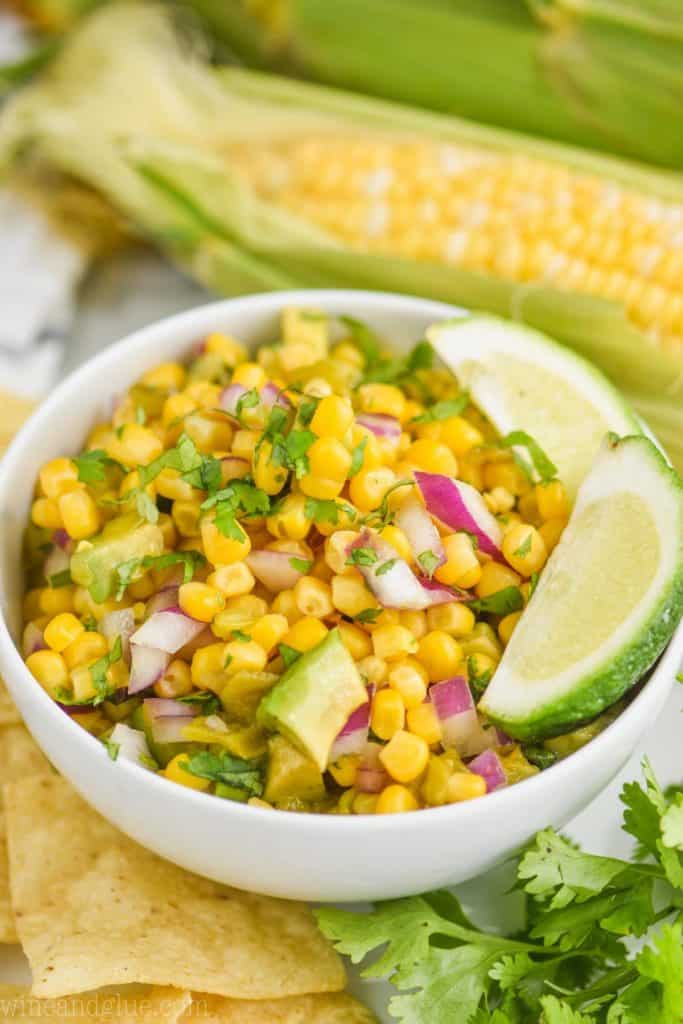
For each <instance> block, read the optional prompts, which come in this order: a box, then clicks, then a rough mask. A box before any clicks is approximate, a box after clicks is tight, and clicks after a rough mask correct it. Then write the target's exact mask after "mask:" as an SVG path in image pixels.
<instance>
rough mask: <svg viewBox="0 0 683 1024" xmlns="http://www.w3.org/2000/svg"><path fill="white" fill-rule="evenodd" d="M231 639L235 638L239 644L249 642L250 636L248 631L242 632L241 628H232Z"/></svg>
mask: <svg viewBox="0 0 683 1024" xmlns="http://www.w3.org/2000/svg"><path fill="white" fill-rule="evenodd" d="M232 639H233V640H236V641H237V642H238V643H239V644H249V643H251V637H250V636H249V634H248V633H244V632H243V631H242V630H241V629H233V631H232Z"/></svg>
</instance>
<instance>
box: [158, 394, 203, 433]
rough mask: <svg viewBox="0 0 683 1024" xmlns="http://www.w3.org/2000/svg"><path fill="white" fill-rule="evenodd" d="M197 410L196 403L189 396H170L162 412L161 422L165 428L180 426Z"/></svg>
mask: <svg viewBox="0 0 683 1024" xmlns="http://www.w3.org/2000/svg"><path fill="white" fill-rule="evenodd" d="M196 408H197V403H196V401H195V400H194V399H193V398H190V396H189V395H188V394H181V395H180V394H179V395H169V396H168V398H167V399H166V401H165V402H164V406H163V409H162V410H161V422H162V423H163V425H164V426H165V427H170V426H175V425H178V424H179V423H180V421H182V420H183V419H184V418H185V416H188V415H189V414H190V413H191V412H193V411H194V410H195V409H196Z"/></svg>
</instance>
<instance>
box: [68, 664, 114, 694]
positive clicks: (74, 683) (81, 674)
mask: <svg viewBox="0 0 683 1024" xmlns="http://www.w3.org/2000/svg"><path fill="white" fill-rule="evenodd" d="M91 667H92V666H91V665H79V666H78V668H75V669H74V670H73V672H71V673H70V674H69V682H70V687H71V692H72V694H73V699H74V700H75V701H87V700H92V698H93V697H95V696H96V695H97V690H96V689H95V683H94V680H93V677H92V673H91V671H90V669H91ZM107 680H108V681H110V676H109V670H107Z"/></svg>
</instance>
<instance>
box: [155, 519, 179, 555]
mask: <svg viewBox="0 0 683 1024" xmlns="http://www.w3.org/2000/svg"><path fill="white" fill-rule="evenodd" d="M157 526H158V527H159V529H160V530H161V535H162V537H163V538H164V547H165V548H174V547H175V546H176V544H177V542H178V533H177V530H176V528H175V523H174V522H173V519H172V518H171V516H169V515H167V513H166V512H160V513H159V518H158V520H157Z"/></svg>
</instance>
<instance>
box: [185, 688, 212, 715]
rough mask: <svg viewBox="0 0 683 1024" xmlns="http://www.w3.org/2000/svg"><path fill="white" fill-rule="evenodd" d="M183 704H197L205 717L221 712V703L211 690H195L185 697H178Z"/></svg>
mask: <svg viewBox="0 0 683 1024" xmlns="http://www.w3.org/2000/svg"><path fill="white" fill-rule="evenodd" d="M178 700H179V701H180V703H181V704H197V705H198V706H199V707H200V708H201V709H202V714H203V715H213V714H214V713H215V712H216V711H220V710H221V702H220V700H219V699H218V697H217V696H216V694H215V693H212V691H211V690H194V691H193V692H192V693H188V694H187V695H186V696H185V697H178Z"/></svg>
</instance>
